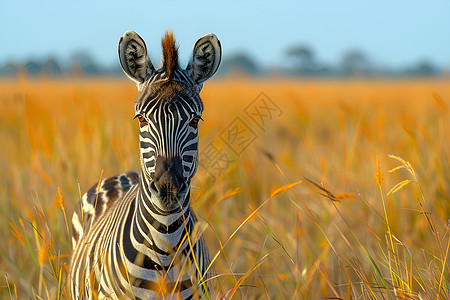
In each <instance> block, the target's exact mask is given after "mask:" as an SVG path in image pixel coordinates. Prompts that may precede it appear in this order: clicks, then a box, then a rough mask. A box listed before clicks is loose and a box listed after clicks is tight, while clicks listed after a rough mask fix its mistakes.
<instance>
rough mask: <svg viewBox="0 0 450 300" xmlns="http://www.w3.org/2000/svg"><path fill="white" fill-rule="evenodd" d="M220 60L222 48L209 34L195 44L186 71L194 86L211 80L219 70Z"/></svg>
mask: <svg viewBox="0 0 450 300" xmlns="http://www.w3.org/2000/svg"><path fill="white" fill-rule="evenodd" d="M221 58H222V47H221V46H220V41H219V39H218V38H217V37H216V36H215V35H214V34H212V33H209V34H207V35H205V36H203V37H201V38H200V39H198V41H197V42H196V43H195V45H194V51H193V53H192V58H191V61H190V62H189V64H188V66H187V68H186V71H187V72H188V74H189V75H190V76H191V78H192V80H193V81H194V83H195V84H197V85H199V86H200V87H201V84H202V83H203V82H205V81H206V80H208V79H209V78H211V77H212V76H213V75H214V73H216V71H217V69H218V68H219V64H220V60H221Z"/></svg>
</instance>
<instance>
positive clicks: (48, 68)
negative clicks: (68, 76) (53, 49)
mask: <svg viewBox="0 0 450 300" xmlns="http://www.w3.org/2000/svg"><path fill="white" fill-rule="evenodd" d="M42 70H43V72H44V73H45V74H47V75H49V76H52V77H53V76H61V75H62V74H63V72H62V69H61V67H60V65H59V63H58V61H57V60H56V59H55V58H53V57H50V58H48V59H47V60H46V61H45V62H44V63H43V64H42Z"/></svg>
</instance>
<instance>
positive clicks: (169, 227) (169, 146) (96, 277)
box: [69, 32, 220, 299]
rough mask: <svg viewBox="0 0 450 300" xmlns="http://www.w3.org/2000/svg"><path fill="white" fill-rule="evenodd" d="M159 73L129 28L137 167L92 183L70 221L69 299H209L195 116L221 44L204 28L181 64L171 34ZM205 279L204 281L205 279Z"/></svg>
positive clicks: (124, 46) (127, 62) (122, 54)
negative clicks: (193, 201)
mask: <svg viewBox="0 0 450 300" xmlns="http://www.w3.org/2000/svg"><path fill="white" fill-rule="evenodd" d="M162 44H163V59H164V63H163V66H162V68H160V69H159V70H155V69H154V68H153V66H152V64H151V62H150V60H149V59H148V57H147V53H146V52H147V51H146V47H145V43H144V42H143V40H142V39H141V38H140V37H139V36H138V35H137V34H136V33H133V32H127V33H126V34H125V35H124V36H123V37H122V38H121V41H120V43H119V58H120V61H121V64H122V68H123V69H124V71H125V73H126V74H127V75H128V76H129V77H130V78H132V79H133V80H135V81H136V83H137V85H138V90H139V95H138V97H137V99H136V101H135V111H136V117H138V119H139V123H140V126H139V130H140V146H141V171H140V174H138V173H135V172H128V173H124V174H120V175H118V176H115V177H111V178H108V179H105V180H103V181H102V182H100V183H99V184H96V185H94V186H93V187H92V188H91V189H90V190H89V191H88V192H87V193H86V194H85V195H84V196H83V197H82V201H81V205H80V208H79V209H78V212H75V213H74V215H73V218H72V224H73V240H72V243H73V247H74V251H73V255H72V258H71V264H70V279H69V280H70V281H69V282H70V289H71V294H72V297H73V298H74V299H97V298H99V299H102V298H103V299H125V298H136V299H155V298H157V297H165V298H166V299H170V298H176V297H180V298H181V299H190V298H192V297H194V295H197V296H200V297H202V296H206V294H208V292H209V289H208V288H207V284H208V283H207V279H208V277H209V275H208V272H207V270H208V268H209V264H210V258H209V254H208V250H207V248H206V244H205V242H204V240H203V238H202V236H201V235H200V234H197V232H199V231H198V230H194V228H195V224H196V222H197V219H196V217H195V215H194V213H193V212H192V210H191V207H190V180H191V178H192V177H193V176H194V174H195V173H196V170H197V165H198V128H197V123H198V121H199V119H200V116H201V113H202V111H203V103H202V101H201V99H200V97H199V95H198V94H199V92H200V90H201V86H202V83H203V82H204V81H205V80H207V79H208V78H210V77H211V76H212V75H213V74H214V73H215V71H216V70H217V67H218V65H219V62H220V43H219V41H218V40H217V38H216V37H215V36H214V35H207V36H205V37H203V38H201V39H199V41H198V42H197V43H196V45H195V46H194V53H193V58H192V60H191V62H190V64H189V65H188V68H187V69H186V70H182V69H180V68H179V67H178V61H177V49H176V47H175V42H174V40H173V37H172V35H171V34H166V37H165V38H164V39H163V42H162ZM205 282H206V283H205Z"/></svg>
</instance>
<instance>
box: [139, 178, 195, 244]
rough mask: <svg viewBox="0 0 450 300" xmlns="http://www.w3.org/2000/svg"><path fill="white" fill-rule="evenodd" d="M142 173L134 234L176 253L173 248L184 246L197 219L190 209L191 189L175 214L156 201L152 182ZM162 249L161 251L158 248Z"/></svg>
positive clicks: (149, 242)
mask: <svg viewBox="0 0 450 300" xmlns="http://www.w3.org/2000/svg"><path fill="white" fill-rule="evenodd" d="M143 176H145V175H144V174H141V178H140V182H139V188H138V192H137V196H136V209H135V212H134V216H133V225H132V231H133V235H135V236H136V235H140V236H142V237H143V238H144V239H145V240H146V244H149V245H150V246H151V248H152V246H153V247H156V248H157V250H161V252H166V253H172V252H173V250H176V249H180V247H181V248H184V247H183V245H181V243H182V242H183V244H184V242H185V241H186V239H184V236H185V235H186V232H188V233H189V234H190V233H191V231H192V229H193V225H194V224H193V223H194V222H193V218H192V216H191V211H190V188H189V191H188V193H187V195H186V199H184V200H183V203H182V209H181V210H180V211H178V212H175V213H171V214H163V213H161V212H160V211H159V210H158V209H157V208H156V207H155V205H154V204H153V203H152V201H151V199H150V197H151V194H150V190H149V188H148V183H147V181H146V180H145V178H144V177H143ZM157 252H159V251H157Z"/></svg>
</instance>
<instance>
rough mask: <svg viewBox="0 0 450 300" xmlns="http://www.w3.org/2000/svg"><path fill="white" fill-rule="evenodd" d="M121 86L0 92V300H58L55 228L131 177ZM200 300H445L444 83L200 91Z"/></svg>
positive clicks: (61, 243)
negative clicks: (115, 178) (101, 184)
mask: <svg viewBox="0 0 450 300" xmlns="http://www.w3.org/2000/svg"><path fill="white" fill-rule="evenodd" d="M136 95H137V91H136V88H135V86H134V85H133V84H132V83H130V81H128V80H126V79H123V80H119V79H74V80H68V79H65V80H62V79H61V80H50V79H46V78H41V79H37V80H34V81H33V80H27V79H24V78H19V79H18V80H14V81H13V80H11V81H7V80H4V81H1V82H0V103H1V109H0V144H1V146H0V165H1V170H2V172H1V175H0V201H1V205H0V234H1V236H2V237H3V238H2V242H1V243H0V298H1V299H69V297H70V296H69V293H68V291H67V289H66V286H67V273H68V264H69V260H70V254H71V238H70V227H71V225H70V222H71V218H72V212H73V210H74V208H75V206H76V205H77V203H78V200H79V198H80V197H81V195H82V194H83V193H84V192H85V191H86V190H87V189H89V188H90V187H91V186H92V185H94V184H95V183H96V182H98V181H99V180H100V179H101V178H106V177H109V176H112V175H115V174H118V173H122V172H124V171H128V170H138V168H139V142H138V123H137V120H133V117H134V110H133V101H134V98H135V97H136ZM201 97H202V99H203V101H204V105H205V111H204V113H203V119H204V122H201V123H200V127H199V128H200V150H199V152H200V168H199V170H198V172H197V175H196V176H195V177H194V181H193V183H192V186H193V187H192V198H193V208H194V210H195V211H196V213H197V216H198V217H199V219H200V222H201V228H202V229H204V234H205V236H206V243H207V245H208V246H209V250H210V254H211V257H212V258H213V268H214V274H215V277H214V278H213V287H214V289H213V293H212V295H211V298H212V299H220V298H222V299H450V268H449V261H448V260H449V258H450V257H449V256H450V255H449V250H450V236H449V235H450V231H449V226H450V223H449V219H450V201H449V200H450V147H449V146H450V145H449V143H450V117H449V109H450V107H449V106H450V80H449V79H432V80H431V79H427V80H419V79H417V80H412V79H411V80H400V79H397V80H391V81H388V80H356V79H354V80H294V79H271V80H269V79H265V80H263V79H261V80H251V79H247V78H238V79H234V80H229V79H219V80H213V81H211V82H208V83H206V84H205V86H204V88H203V91H202V93H201Z"/></svg>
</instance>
